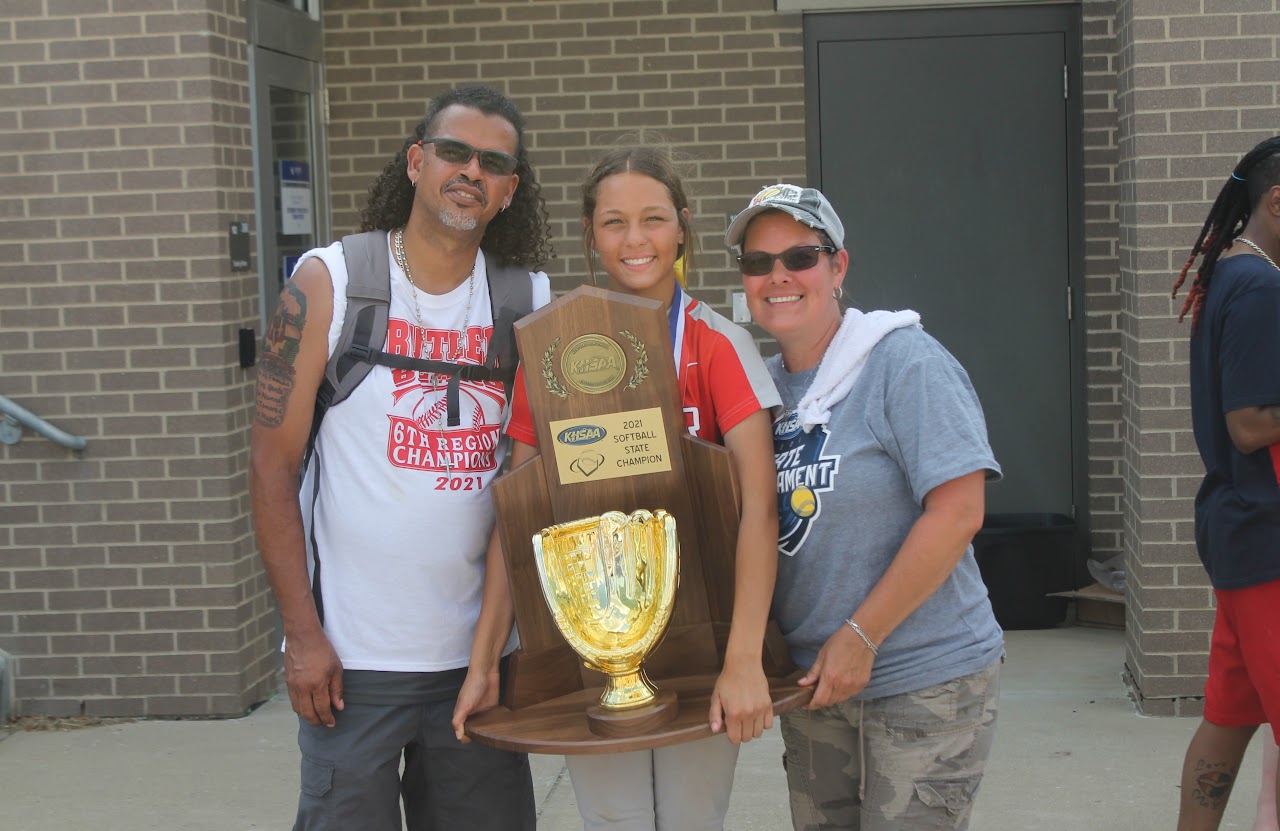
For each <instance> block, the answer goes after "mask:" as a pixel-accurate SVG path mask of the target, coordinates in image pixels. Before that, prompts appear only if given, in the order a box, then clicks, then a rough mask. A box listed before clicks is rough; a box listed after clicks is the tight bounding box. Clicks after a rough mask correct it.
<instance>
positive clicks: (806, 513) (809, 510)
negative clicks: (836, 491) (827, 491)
mask: <svg viewBox="0 0 1280 831" xmlns="http://www.w3.org/2000/svg"><path fill="white" fill-rule="evenodd" d="M816 510H818V499H817V497H815V496H814V495H813V491H811V490H809V489H808V488H807V487H805V486H804V485H801V486H800V487H798V488H796V489H795V490H793V491H792V492H791V512H792V513H793V514H795V515H796V516H798V517H800V518H801V519H807V518H809V517H811V516H813V512H814V511H816Z"/></svg>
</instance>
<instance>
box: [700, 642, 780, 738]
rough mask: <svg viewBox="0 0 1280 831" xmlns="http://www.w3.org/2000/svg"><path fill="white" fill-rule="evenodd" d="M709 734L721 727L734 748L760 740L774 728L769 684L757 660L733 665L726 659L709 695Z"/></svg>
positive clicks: (731, 661) (732, 661)
mask: <svg viewBox="0 0 1280 831" xmlns="http://www.w3.org/2000/svg"><path fill="white" fill-rule="evenodd" d="M708 718H709V720H710V722H711V732H713V733H719V732H720V730H721V728H722V727H723V729H724V731H725V733H726V734H728V736H729V741H731V742H733V743H734V744H738V743H739V742H749V741H751V740H752V739H758V738H760V736H761V734H763V733H764V731H765V730H768V729H769V728H770V727H773V701H772V699H771V698H770V696H769V680H768V679H767V678H765V675H764V668H763V667H762V666H761V665H760V661H759V659H756V660H754V661H750V660H742V661H735V660H734V659H733V658H731V657H728V656H726V657H725V661H724V669H723V670H721V672H720V677H719V678H717V679H716V686H715V689H713V690H712V691H711V712H710V714H709V716H708Z"/></svg>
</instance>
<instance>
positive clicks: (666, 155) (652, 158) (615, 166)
mask: <svg viewBox="0 0 1280 831" xmlns="http://www.w3.org/2000/svg"><path fill="white" fill-rule="evenodd" d="M647 138H648V137H647V136H641V137H630V136H628V137H627V140H629V141H630V140H635V141H645V140H647ZM619 173H639V174H641V175H643V176H648V177H649V178H650V179H653V180H654V181H656V182H657V183H658V184H660V185H662V186H663V187H664V188H666V190H667V195H668V196H669V197H670V198H671V204H672V205H673V206H675V209H676V216H677V217H678V219H679V223H680V230H682V231H684V238H685V242H683V243H681V244H680V245H679V247H678V248H677V249H676V262H679V261H680V260H681V259H683V260H684V274H685V281H687V280H688V277H689V275H691V274H693V269H694V253H695V250H696V248H697V237H696V236H695V235H694V233H693V226H692V225H691V224H690V222H689V217H687V216H685V209H687V208H688V207H689V196H688V193H687V192H686V191H685V187H684V181H683V180H682V178H681V176H680V171H679V170H678V169H677V162H676V161H675V160H674V159H673V158H672V154H671V151H670V150H669V149H668V148H667V147H665V146H664V145H661V144H656V143H649V144H631V145H629V146H624V147H618V148H616V149H614V150H611V151H609V152H608V153H607V154H605V156H604V158H602V159H601V160H600V161H599V162H597V163H596V166H595V167H593V168H592V169H591V172H590V173H588V174H587V178H586V179H585V180H583V182H582V218H583V219H585V220H586V226H585V231H584V233H583V234H582V253H583V255H584V256H585V257H586V258H587V275H588V276H589V277H590V278H591V282H592V284H593V285H594V284H595V282H596V269H595V258H594V257H593V256H592V252H593V250H594V249H595V244H596V241H595V227H594V226H593V225H592V222H591V218H592V217H593V216H595V212H596V195H597V193H598V192H599V190H600V183H601V182H603V181H604V180H605V179H607V178H609V177H610V176H614V175H616V174H619Z"/></svg>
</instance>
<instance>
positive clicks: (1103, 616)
mask: <svg viewBox="0 0 1280 831" xmlns="http://www.w3.org/2000/svg"><path fill="white" fill-rule="evenodd" d="M1050 596H1051V597H1066V598H1070V599H1071V600H1072V601H1074V605H1075V610H1076V623H1078V624H1080V625H1082V626H1098V627H1102V628H1106V629H1123V628H1124V594H1123V593H1121V592H1117V591H1112V590H1111V589H1109V588H1107V587H1106V586H1104V585H1102V584H1101V583H1091V584H1090V585H1088V586H1084V587H1083V588H1079V589H1076V590H1075V591H1069V592H1054V593H1053V594H1052V595H1050Z"/></svg>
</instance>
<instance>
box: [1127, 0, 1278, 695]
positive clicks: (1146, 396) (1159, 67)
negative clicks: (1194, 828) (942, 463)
mask: <svg viewBox="0 0 1280 831" xmlns="http://www.w3.org/2000/svg"><path fill="white" fill-rule="evenodd" d="M1116 20H1117V36H1118V40H1119V55H1120V66H1119V70H1120V74H1119V85H1118V93H1119V95H1118V97H1119V114H1120V117H1119V134H1120V138H1119V149H1120V166H1119V182H1120V275H1121V279H1120V283H1121V294H1122V298H1123V310H1122V312H1121V328H1122V331H1123V336H1124V339H1123V347H1122V362H1123V363H1122V372H1123V377H1124V385H1123V390H1122V404H1123V412H1124V434H1123V438H1124V465H1123V470H1124V480H1125V494H1124V530H1125V550H1126V552H1127V555H1128V556H1127V561H1128V580H1129V587H1130V588H1129V627H1128V644H1127V659H1126V663H1127V667H1128V671H1129V673H1130V675H1131V677H1132V683H1133V687H1134V689H1135V691H1136V693H1137V698H1138V701H1139V706H1140V707H1141V708H1142V710H1143V711H1144V712H1147V713H1151V714H1166V715H1195V714H1198V713H1199V712H1200V711H1201V708H1202V700H1201V696H1202V695H1203V690H1204V675H1205V672H1206V669H1207V655H1206V653H1207V651H1208V646H1209V632H1210V630H1211V629H1212V625H1213V611H1212V608H1213V601H1212V594H1211V592H1210V589H1209V588H1208V581H1207V579H1206V577H1205V574H1204V571H1203V569H1202V567H1201V566H1200V562H1199V559H1198V558H1197V556H1196V551H1195V543H1194V535H1193V505H1192V502H1193V499H1194V496H1195V491H1196V488H1197V486H1198V485H1199V480H1200V476H1201V475H1202V473H1203V468H1202V467H1201V464H1200V459H1199V456H1198V455H1197V453H1196V449H1195V442H1194V440H1193V438H1192V435H1191V418H1190V411H1189V409H1188V403H1189V402H1188V389H1187V339H1188V337H1189V334H1190V321H1189V320H1188V321H1187V322H1184V323H1181V324H1179V323H1178V322H1177V320H1176V318H1177V312H1178V310H1179V309H1180V308H1181V306H1182V303H1181V300H1178V301H1176V302H1175V301H1173V300H1171V299H1170V297H1169V293H1170V288H1171V286H1172V284H1173V281H1174V279H1175V277H1176V275H1177V272H1178V271H1179V269H1180V268H1181V267H1182V264H1183V262H1184V261H1185V259H1186V256H1187V253H1188V250H1189V248H1190V246H1191V244H1192V243H1193V242H1194V241H1195V236H1196V233H1197V232H1198V230H1199V227H1200V225H1201V223H1202V222H1203V221H1204V217H1205V215H1206V214H1207V213H1208V209H1209V205H1210V203H1211V202H1212V201H1213V199H1214V197H1215V196H1216V195H1217V192H1218V190H1219V188H1220V187H1221V186H1222V184H1223V182H1224V181H1225V180H1226V178H1227V176H1228V175H1229V174H1230V172H1231V167H1232V165H1233V164H1234V163H1235V161H1236V159H1237V158H1239V156H1241V155H1242V154H1243V153H1244V152H1246V151H1247V150H1248V149H1249V148H1251V147H1252V146H1253V145H1254V144H1256V143H1257V142H1258V141H1259V140H1260V139H1262V138H1265V137H1266V136H1268V135H1271V134H1273V133H1274V132H1275V129H1276V125H1277V123H1280V122H1278V121H1277V110H1276V103H1277V102H1276V84H1275V79H1276V77H1277V72H1278V71H1280V63H1277V61H1276V57H1277V56H1276V52H1275V49H1276V33H1277V32H1280V13H1277V12H1276V11H1275V6H1274V3H1272V2H1271V1H1270V0H1203V2H1202V0H1121V2H1119V3H1118V6H1117V16H1116ZM1184 291H1185V289H1184Z"/></svg>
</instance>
